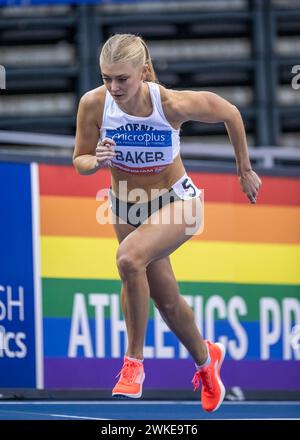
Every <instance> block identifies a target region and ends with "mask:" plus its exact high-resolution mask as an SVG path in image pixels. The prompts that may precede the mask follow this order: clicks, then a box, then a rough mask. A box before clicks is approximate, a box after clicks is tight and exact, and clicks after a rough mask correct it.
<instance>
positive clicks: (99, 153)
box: [96, 138, 116, 168]
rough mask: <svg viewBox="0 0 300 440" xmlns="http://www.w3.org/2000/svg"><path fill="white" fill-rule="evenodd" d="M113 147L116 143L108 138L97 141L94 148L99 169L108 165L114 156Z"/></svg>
mask: <svg viewBox="0 0 300 440" xmlns="http://www.w3.org/2000/svg"><path fill="white" fill-rule="evenodd" d="M115 146H116V143H115V142H114V141H113V140H112V139H110V138H104V139H102V140H99V142H98V144H97V147H96V159H97V164H98V165H97V166H98V167H99V168H102V167H106V166H109V165H110V161H111V159H113V158H114V157H115V155H116V153H115V151H114V147H115Z"/></svg>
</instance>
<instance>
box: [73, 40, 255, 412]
mask: <svg viewBox="0 0 300 440" xmlns="http://www.w3.org/2000/svg"><path fill="white" fill-rule="evenodd" d="M100 69H101V74H102V78H103V82H104V85H103V86H100V87H97V88H96V89H94V90H91V91H89V92H87V93H86V94H85V95H84V96H83V97H82V98H81V100H80V104H79V109H78V115H77V132H76V145H75V150H74V158H73V163H74V166H75V169H76V170H77V171H78V172H79V173H80V174H91V173H95V172H96V171H98V170H101V168H103V167H109V168H110V171H111V188H110V205H111V209H112V214H113V218H114V222H113V223H114V229H115V232H116V236H117V238H118V241H119V248H118V252H117V257H116V261H117V267H118V271H119V274H120V278H121V280H122V292H121V297H122V310H123V313H124V318H125V322H126V328H127V335H128V347H127V351H126V354H125V357H124V364H123V367H122V369H121V371H120V373H119V380H118V382H117V384H116V385H115V387H114V389H113V391H112V395H113V396H120V397H121V396H122V397H130V398H139V397H141V395H142V385H143V381H144V378H145V373H144V365H143V347H144V339H145V332H146V326H147V319H148V311H149V298H150V297H152V299H153V301H154V303H155V306H156V307H157V308H158V309H159V311H160V314H161V316H162V317H163V319H164V320H165V322H166V323H167V324H168V326H169V328H170V329H171V330H172V331H173V332H174V333H175V335H176V336H177V337H178V339H179V340H180V341H181V343H182V344H183V345H184V346H185V347H186V349H187V350H188V352H189V353H190V355H191V356H192V358H193V359H194V361H195V366H196V371H195V375H194V377H193V380H192V383H193V385H194V389H197V388H198V387H199V385H200V382H202V391H201V403H202V407H203V409H204V410H205V411H215V410H216V409H218V408H219V406H220V405H221V403H222V401H223V399H224V396H225V388H224V385H223V384H222V381H221V378H220V368H221V365H222V361H223V359H224V356H225V347H224V346H223V345H222V344H220V343H213V342H210V341H207V340H203V339H202V337H201V335H200V333H199V331H198V328H197V326H196V324H195V321H194V315H193V312H192V310H191V308H190V307H189V306H188V304H187V303H186V301H185V300H184V298H183V297H182V296H181V295H180V292H179V288H178V285H177V282H176V280H175V277H174V273H173V271H172V267H171V264H170V258H169V255H170V254H171V253H172V252H173V251H175V250H176V249H177V248H178V247H179V246H181V245H182V244H183V243H184V242H185V241H187V240H188V239H189V238H190V237H191V234H189V233H188V232H187V231H188V228H189V227H190V225H191V224H192V223H193V221H196V222H197V221H198V223H200V224H201V222H202V220H203V219H202V218H201V216H202V210H198V209H197V207H199V204H200V205H201V203H202V199H201V191H200V190H199V189H198V188H197V187H196V186H195V184H194V183H193V182H192V180H191V178H190V177H189V176H188V175H187V174H186V171H185V168H184V165H183V163H182V160H181V157H180V138H179V132H180V127H181V125H182V124H183V123H184V122H186V121H201V122H224V124H225V126H226V129H227V132H228V135H229V138H230V141H231V143H232V145H233V148H234V152H235V156H236V165H237V173H238V179H239V182H240V185H241V189H242V190H243V192H244V193H246V195H247V197H248V199H249V201H250V202H251V203H256V197H257V193H258V190H259V187H260V185H261V181H260V179H259V177H258V176H257V174H256V173H255V172H254V171H253V170H252V169H251V163H250V160H249V155H248V149H247V141H246V135H245V129H244V125H243V122H242V118H241V115H240V112H239V111H238V109H237V108H236V107H235V106H234V105H232V104H230V103H229V102H228V101H226V100H224V99H222V98H221V97H220V96H218V95H216V94H214V93H210V92H195V91H176V90H168V89H166V88H165V87H162V86H160V85H159V84H158V83H157V80H156V75H155V72H154V69H153V66H152V62H151V57H150V54H149V50H148V48H147V45H146V43H145V42H144V41H143V39H142V38H141V37H139V36H136V35H132V34H118V35H114V36H112V37H111V38H109V39H108V40H107V41H106V43H105V44H104V46H103V48H102V51H101V55H100ZM195 148H197V147H195ZM220 190H221V188H220ZM195 212H196V213H197V212H198V214H197V215H198V218H196V220H195ZM199 217H200V218H199ZM195 264H197V262H195ZM170 374H171V372H170Z"/></svg>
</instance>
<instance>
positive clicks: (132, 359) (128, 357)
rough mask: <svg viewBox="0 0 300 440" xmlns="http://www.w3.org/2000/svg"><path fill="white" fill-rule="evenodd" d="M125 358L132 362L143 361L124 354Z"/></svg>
mask: <svg viewBox="0 0 300 440" xmlns="http://www.w3.org/2000/svg"><path fill="white" fill-rule="evenodd" d="M126 358H127V359H129V360H130V361H133V362H140V363H141V364H142V363H143V362H144V359H136V358H132V357H130V356H126Z"/></svg>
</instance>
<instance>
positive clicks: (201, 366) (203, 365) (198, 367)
mask: <svg viewBox="0 0 300 440" xmlns="http://www.w3.org/2000/svg"><path fill="white" fill-rule="evenodd" d="M205 345H206V350H207V359H206V361H205V362H204V363H203V364H201V365H197V364H195V367H196V368H197V370H201V369H202V368H204V367H207V366H208V365H209V364H210V360H211V359H210V354H209V349H208V345H207V344H205Z"/></svg>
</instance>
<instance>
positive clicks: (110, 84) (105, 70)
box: [101, 63, 146, 102]
mask: <svg viewBox="0 0 300 440" xmlns="http://www.w3.org/2000/svg"><path fill="white" fill-rule="evenodd" d="M145 72H146V68H145V67H144V68H143V67H140V68H137V67H135V66H133V65H132V64H131V63H116V64H103V65H101V73H102V78H103V82H104V85H105V87H106V88H107V90H108V91H109V93H110V94H111V95H112V97H113V98H114V100H115V101H117V102H126V101H128V100H130V99H131V98H132V97H133V96H135V94H136V92H137V90H138V88H139V87H140V85H141V81H142V80H143V79H144V76H145Z"/></svg>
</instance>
